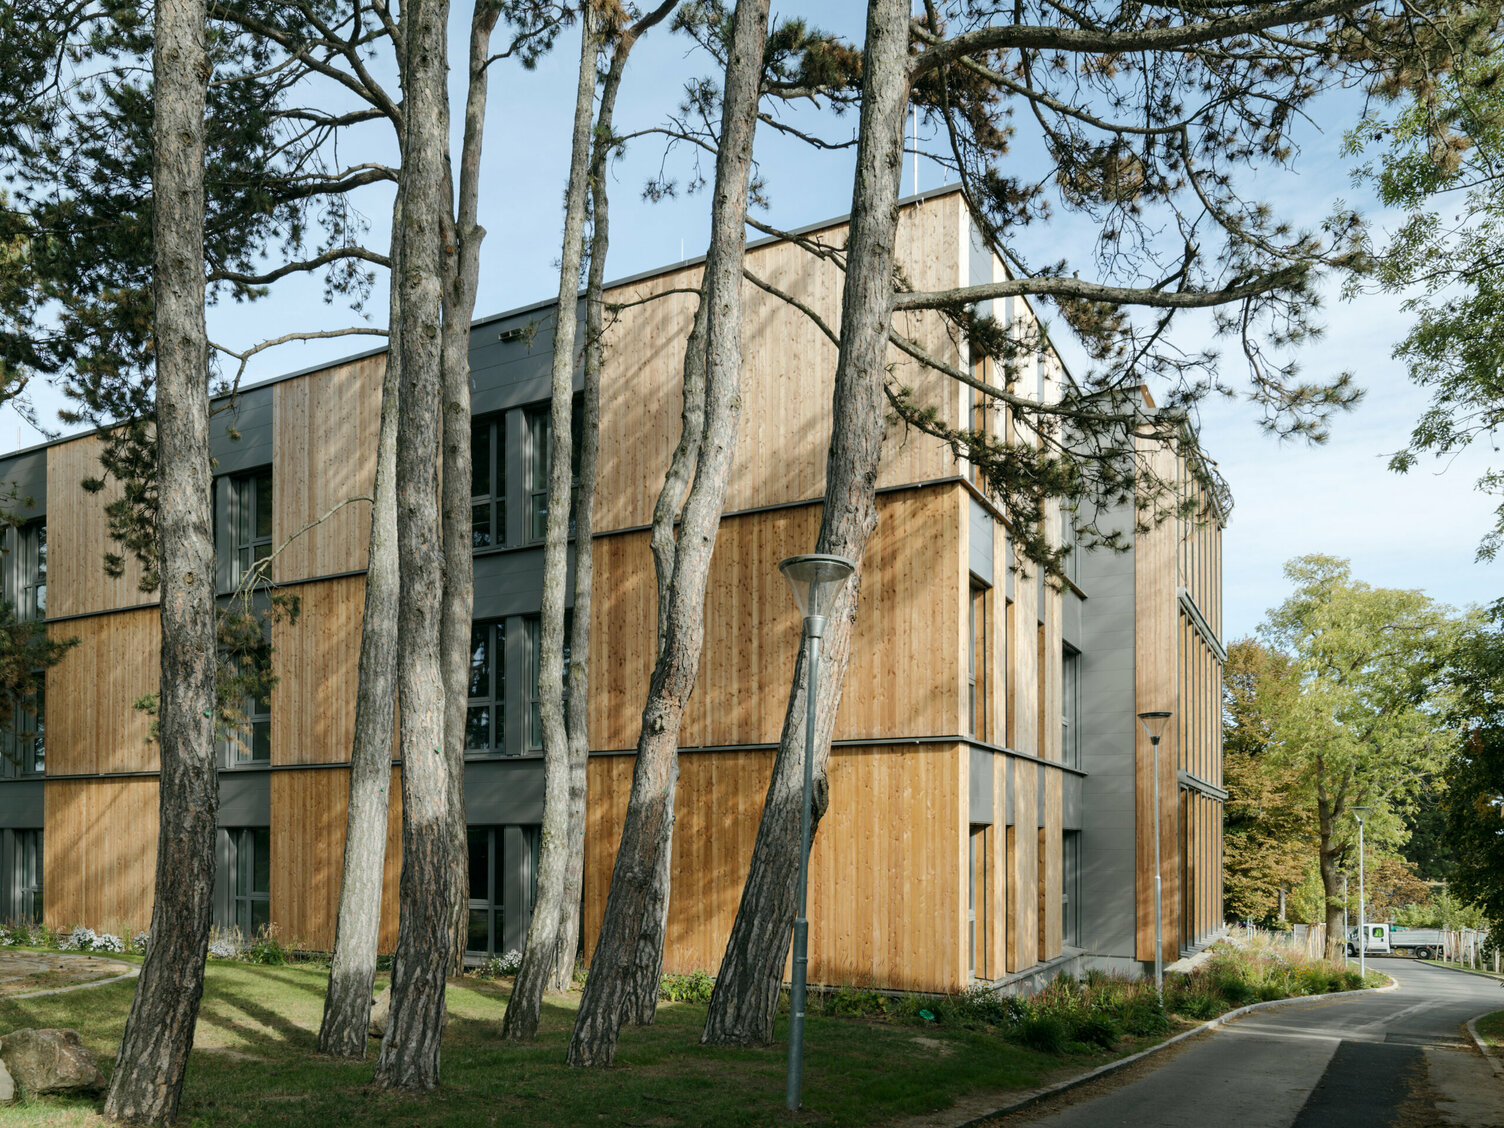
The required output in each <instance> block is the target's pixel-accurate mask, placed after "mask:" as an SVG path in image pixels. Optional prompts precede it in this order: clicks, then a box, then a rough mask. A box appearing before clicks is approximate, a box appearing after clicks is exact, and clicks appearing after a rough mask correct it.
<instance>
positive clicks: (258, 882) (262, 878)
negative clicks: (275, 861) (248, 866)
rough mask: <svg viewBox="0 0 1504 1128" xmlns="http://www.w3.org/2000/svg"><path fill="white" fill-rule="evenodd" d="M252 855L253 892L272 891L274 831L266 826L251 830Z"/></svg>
mask: <svg viewBox="0 0 1504 1128" xmlns="http://www.w3.org/2000/svg"><path fill="white" fill-rule="evenodd" d="M251 855H252V857H254V858H255V869H254V871H253V873H252V876H251V882H252V884H251V892H253V893H270V892H271V888H272V832H271V831H270V830H268V829H266V828H265V827H263V828H261V829H259V830H253V831H251Z"/></svg>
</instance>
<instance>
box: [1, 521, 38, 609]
mask: <svg viewBox="0 0 1504 1128" xmlns="http://www.w3.org/2000/svg"><path fill="white" fill-rule="evenodd" d="M9 540H10V551H9V554H8V555H7V558H6V561H5V573H6V575H5V598H6V599H8V600H9V601H10V603H11V606H12V608H13V609H14V611H15V616H16V619H17V621H19V622H22V623H38V622H41V621H42V620H44V619H46V618H47V519H46V518H45V517H38V518H35V519H34V520H31V521H27V522H26V523H25V524H21V525H16V526H13V527H12V529H11V533H10V537H9Z"/></svg>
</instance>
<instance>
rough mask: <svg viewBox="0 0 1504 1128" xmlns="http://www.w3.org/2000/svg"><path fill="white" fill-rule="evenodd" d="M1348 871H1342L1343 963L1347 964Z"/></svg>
mask: <svg viewBox="0 0 1504 1128" xmlns="http://www.w3.org/2000/svg"><path fill="white" fill-rule="evenodd" d="M1347 932H1348V928H1347V871H1346V870H1343V871H1342V963H1343V965H1344V966H1345V965H1346V964H1347Z"/></svg>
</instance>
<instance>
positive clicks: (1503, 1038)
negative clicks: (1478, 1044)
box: [1473, 1010, 1504, 1049]
mask: <svg viewBox="0 0 1504 1128" xmlns="http://www.w3.org/2000/svg"><path fill="white" fill-rule="evenodd" d="M1473 1025H1474V1026H1475V1027H1476V1029H1477V1031H1478V1036H1479V1037H1480V1038H1482V1039H1483V1040H1484V1041H1485V1042H1487V1043H1488V1044H1489V1045H1490V1046H1493V1047H1494V1048H1495V1049H1499V1048H1504V1010H1497V1011H1494V1013H1493V1014H1486V1015H1484V1016H1483V1017H1482V1018H1480V1019H1478V1021H1477V1022H1475V1023H1474V1024H1473Z"/></svg>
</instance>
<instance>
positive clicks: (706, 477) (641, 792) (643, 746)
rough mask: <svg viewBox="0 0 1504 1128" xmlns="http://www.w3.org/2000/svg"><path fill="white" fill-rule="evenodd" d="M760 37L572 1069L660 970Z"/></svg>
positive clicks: (733, 131)
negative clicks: (664, 893) (687, 477)
mask: <svg viewBox="0 0 1504 1128" xmlns="http://www.w3.org/2000/svg"><path fill="white" fill-rule="evenodd" d="M767 36H768V0H739V2H738V3H737V5H736V10H735V12H734V13H733V15H732V17H731V39H730V49H729V52H728V58H727V63H726V78H725V84H724V87H723V95H722V114H721V131H720V146H719V150H718V152H717V155H716V177H715V188H714V199H713V203H712V207H711V233H710V249H709V252H708V254H707V256H706V261H705V283H704V287H705V288H704V298H703V301H705V302H706V303H708V306H709V314H708V320H707V330H706V338H705V423H704V430H703V433H702V437H701V441H700V451H699V459H698V462H697V464H696V468H695V476H694V483H693V485H691V487H690V490H689V496H688V499H687V500H686V502H685V507H684V518H683V522H682V523H681V525H680V529H679V536H678V547H677V551H676V554H675V565H674V580H673V585H672V587H671V589H670V592H669V601H668V602H669V611H668V620H667V623H668V625H667V631H666V633H665V636H664V641H663V646H662V649H661V650H660V652H659V655H658V660H657V662H656V663H655V664H654V667H653V675H652V679H651V681H650V683H649V688H648V698H647V702H646V704H645V705H644V707H643V712H642V732H641V734H640V736H639V738H638V742H637V760H636V764H635V765H634V768H633V775H632V791H631V795H630V797H629V799H628V802H627V812H626V819H625V822H624V825H623V828H622V837H621V844H620V846H619V848H618V850H617V854H616V864H615V866H614V868H613V870H612V874H611V888H610V892H609V893H608V894H607V898H606V912H605V917H604V919H603V921H602V923H601V935H600V939H599V940H598V942H597V944H596V948H595V954H594V956H593V958H592V959H591V961H590V977H589V978H588V979H587V980H586V981H585V993H584V995H583V997H582V998H581V1000H580V1011H579V1016H578V1018H577V1019H576V1021H575V1028H574V1034H573V1036H572V1037H571V1039H570V1043H569V1054H568V1060H569V1064H570V1065H573V1066H605V1065H610V1064H611V1062H612V1060H613V1059H614V1057H615V1053H616V1043H617V1037H618V1035H619V1033H620V1029H621V1024H622V1022H623V1021H624V1020H625V1019H626V1018H627V1017H628V1012H627V1007H628V1005H629V1003H630V1000H631V998H632V995H633V992H634V989H637V988H638V986H639V985H640V984H642V983H644V982H648V981H652V982H654V983H656V980H657V978H658V973H659V970H660V968H661V967H662V962H663V935H664V918H665V915H666V909H667V906H666V904H664V903H661V901H662V899H661V898H659V897H655V896H654V895H653V893H654V890H655V889H659V888H662V883H661V882H660V881H659V880H658V879H657V877H656V875H657V874H658V872H659V871H660V869H662V868H666V867H667V865H668V863H669V858H670V856H671V851H672V846H673V825H674V790H675V784H676V783H677V781H678V774H679V764H678V740H679V730H680V727H681V725H682V724H683V720H684V706H685V704H686V703H687V702H688V700H689V695H690V693H691V692H692V691H693V690H694V685H695V677H696V675H697V673H698V672H699V665H700V652H701V648H702V646H703V643H704V637H705V621H704V608H705V587H706V583H707V581H708V578H709V574H710V557H711V553H712V551H713V550H714V548H715V538H716V533H717V531H718V528H719V524H720V515H721V509H722V507H723V505H724V503H725V498H726V486H727V482H728V479H729V477H730V472H731V460H732V454H733V452H734V450H735V445H736V425H737V418H738V416H739V414H740V407H741V401H740V384H741V379H740V378H741V371H740V370H741V362H742V348H741V332H742V260H743V257H744V253H745V250H746V240H747V237H746V215H747V193H748V187H749V184H750V179H751V169H752V143H753V138H754V136H755V134H756V129H757V110H758V99H759V97H760V93H761V83H762V77H763V47H764V44H765V43H766V41H767ZM639 993H640V992H639Z"/></svg>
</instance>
